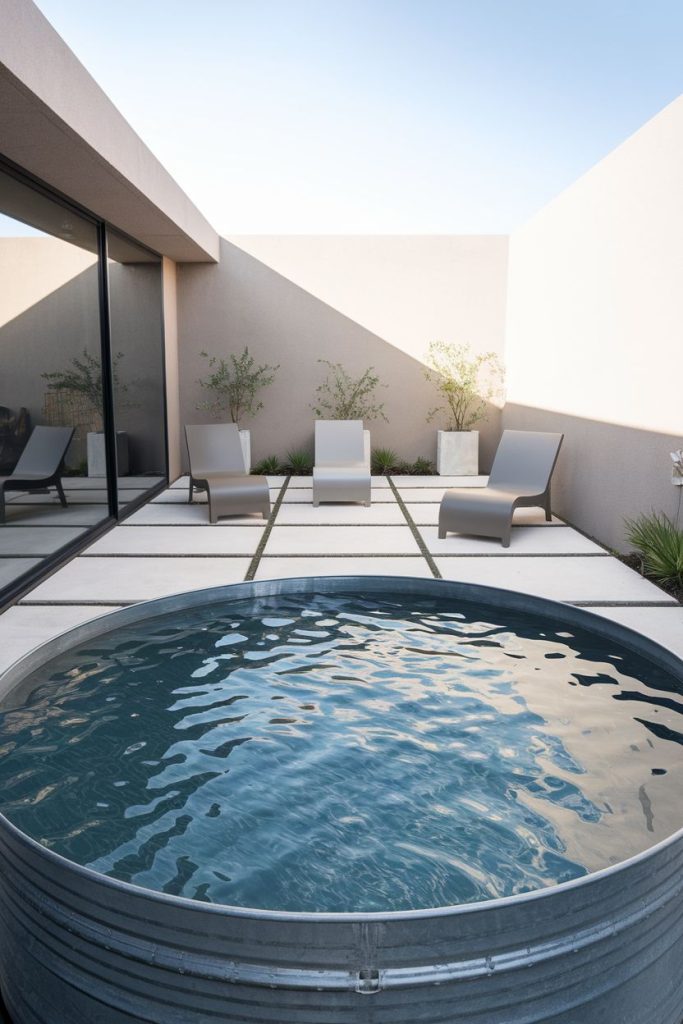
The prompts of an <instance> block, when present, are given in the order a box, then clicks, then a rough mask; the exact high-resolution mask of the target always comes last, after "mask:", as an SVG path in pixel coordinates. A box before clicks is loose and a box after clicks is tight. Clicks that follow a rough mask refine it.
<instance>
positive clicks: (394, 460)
mask: <svg viewBox="0 0 683 1024" xmlns="http://www.w3.org/2000/svg"><path fill="white" fill-rule="evenodd" d="M397 465H398V455H397V454H396V452H395V451H392V449H391V448H373V449H372V453H371V455H370V466H371V468H372V472H373V473H375V474H378V475H379V474H387V473H391V472H392V470H394V469H395V468H396V466H397Z"/></svg>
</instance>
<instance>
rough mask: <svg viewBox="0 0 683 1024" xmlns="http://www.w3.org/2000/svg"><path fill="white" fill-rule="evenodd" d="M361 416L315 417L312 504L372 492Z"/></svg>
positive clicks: (362, 498) (364, 498)
mask: <svg viewBox="0 0 683 1024" xmlns="http://www.w3.org/2000/svg"><path fill="white" fill-rule="evenodd" d="M368 448H369V446H368V444H367V443H366V434H365V431H364V430H363V421H362V420H316V424H315V465H314V467H313V504H314V505H316V506H317V505H319V504H320V502H321V501H360V502H362V503H363V504H364V505H369V504H370V501H371V495H372V478H371V476H370V453H369V450H368Z"/></svg>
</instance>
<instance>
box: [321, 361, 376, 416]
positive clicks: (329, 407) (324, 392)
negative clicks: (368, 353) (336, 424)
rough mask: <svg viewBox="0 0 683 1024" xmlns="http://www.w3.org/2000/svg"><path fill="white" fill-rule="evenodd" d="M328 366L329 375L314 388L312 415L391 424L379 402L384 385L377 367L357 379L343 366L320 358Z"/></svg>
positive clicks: (371, 367)
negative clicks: (375, 371)
mask: <svg viewBox="0 0 683 1024" xmlns="http://www.w3.org/2000/svg"><path fill="white" fill-rule="evenodd" d="M318 362H319V363H323V364H324V365H325V366H327V368H328V369H327V375H326V376H325V379H324V380H323V382H322V383H321V384H319V385H318V387H317V388H316V389H315V391H316V396H317V397H316V400H315V402H313V404H312V405H311V408H312V409H313V412H314V413H315V414H316V416H318V417H320V418H321V419H329V420H377V419H382V420H384V421H385V423H388V422H389V421H388V420H387V417H386V416H385V414H384V402H379V401H378V400H377V395H376V391H377V388H378V387H386V386H387V385H386V384H381V383H380V379H379V377H378V376H377V374H376V373H374V372H373V370H374V366H369V367H368V368H367V370H364V371H363V372H362V373H361V374H360V375H359V376H358V377H354V376H352V374H350V373H348V371H347V370H345V369H344V367H343V366H342V364H341V363H331V362H330V361H329V359H319V360H318Z"/></svg>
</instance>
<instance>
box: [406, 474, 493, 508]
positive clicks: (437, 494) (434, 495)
mask: <svg viewBox="0 0 683 1024" xmlns="http://www.w3.org/2000/svg"><path fill="white" fill-rule="evenodd" d="M472 479H476V477H473V478H472ZM470 486H472V487H476V486H478V485H476V484H471V485H470ZM397 489H398V493H399V494H400V495H401V497H402V499H403V500H404V502H405V503H406V505H409V504H412V503H413V502H420V503H422V502H425V501H428V502H430V503H431V504H434V503H436V504H437V505H438V504H439V502H440V501H441V499H442V498H443V496H444V494H445V493H446V491H447V490H448V488H447V487H434V486H429V487H398V488H397Z"/></svg>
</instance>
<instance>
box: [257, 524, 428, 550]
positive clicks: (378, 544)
mask: <svg viewBox="0 0 683 1024" xmlns="http://www.w3.org/2000/svg"><path fill="white" fill-rule="evenodd" d="M419 550H420V549H419V547H418V545H417V542H416V540H415V538H414V537H413V535H412V533H411V531H410V529H409V527H408V526H363V527H360V526H278V525H277V524H276V525H275V526H274V527H273V529H272V531H271V533H270V537H269V538H268V541H267V542H266V547H265V551H264V554H266V555H308V556H311V555H346V554H352V555H389V554H390V555H403V554H406V555H416V554H418V552H419Z"/></svg>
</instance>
